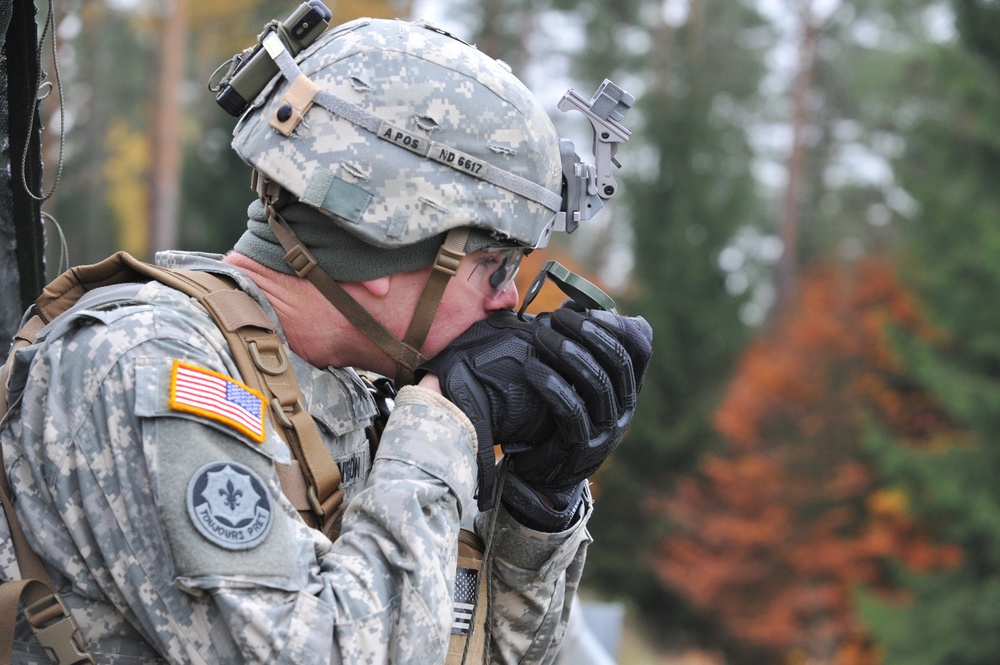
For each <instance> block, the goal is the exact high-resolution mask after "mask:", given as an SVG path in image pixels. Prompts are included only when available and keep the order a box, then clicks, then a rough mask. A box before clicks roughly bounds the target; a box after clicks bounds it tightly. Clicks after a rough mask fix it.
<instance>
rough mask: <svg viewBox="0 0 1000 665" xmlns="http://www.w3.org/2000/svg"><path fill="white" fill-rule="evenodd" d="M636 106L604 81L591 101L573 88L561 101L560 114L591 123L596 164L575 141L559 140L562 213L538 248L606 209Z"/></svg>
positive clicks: (623, 93)
mask: <svg viewBox="0 0 1000 665" xmlns="http://www.w3.org/2000/svg"><path fill="white" fill-rule="evenodd" d="M634 103H635V97H633V96H632V95H630V94H629V93H627V92H625V91H624V90H622V89H621V88H620V87H618V86H617V85H615V84H614V83H613V82H612V81H610V80H608V79H604V83H602V84H601V86H600V87H599V88H598V89H597V92H595V93H594V96H593V97H591V98H590V100H589V101H587V100H586V99H584V98H583V96H581V95H580V94H579V93H577V92H576V91H575V90H573V89H570V90H569V91H567V92H566V94H565V95H563V97H562V99H561V100H559V105H558V106H559V110H560V111H579V112H580V113H582V114H583V115H584V116H586V118H587V120H589V121H590V124H591V126H592V127H593V130H594V144H593V153H594V164H587V163H585V162H583V161H582V160H581V159H580V156H579V155H577V154H576V149H575V147H574V146H573V142H572V141H570V140H569V139H559V151H560V153H561V156H562V164H563V192H562V198H563V204H562V210H561V211H559V212H558V213H556V215H555V216H554V217H553V218H552V221H551V222H550V223H549V225H548V226H547V227H546V228H545V230H544V231H542V236H541V237H540V238H539V239H538V243H537V245H536V247H539V248H540V247H545V246H546V245H548V241H549V237H551V235H552V233H554V232H557V231H564V232H566V233H572V232H573V231H575V230H576V229H577V227H578V226H579V225H580V222H581V221H583V220H586V219H591V218H592V217H593V216H594V215H595V214H597V211H598V210H600V209H601V208H603V207H604V201H606V200H607V199H610V198H611V197H612V196H614V194H615V192H617V191H618V183H617V182H616V181H615V177H614V175H612V173H611V165H612V164H614V165H615V166H617V167H618V168H621V164H620V163H619V162H618V160H617V159H616V158H615V154H616V153H617V152H618V144H619V143H624V142H625V141H628V139H629V137H630V136H631V135H632V132H631V131H629V130H628V129H627V128H626V127H625V125H623V124H622V120H624V119H625V114H626V113H628V110H629V109H630V108H632V105H633V104H634Z"/></svg>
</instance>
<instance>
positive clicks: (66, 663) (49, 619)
mask: <svg viewBox="0 0 1000 665" xmlns="http://www.w3.org/2000/svg"><path fill="white" fill-rule="evenodd" d="M24 615H25V617H27V619H28V624H29V625H30V626H31V630H32V631H33V632H34V633H35V639H37V640H38V643H39V644H41V645H42V648H44V649H45V651H46V653H48V655H49V657H50V658H52V659H53V660H55V661H56V662H57V663H58V664H59V665H74V664H75V663H91V665H95V664H96V663H97V661H96V660H95V659H94V656H93V655H92V654H90V653H89V652H88V651H86V647H85V646H84V644H83V635H81V634H80V626H78V625H77V623H76V619H74V618H73V615H72V614H71V613H70V611H69V608H68V607H66V603H65V601H63V599H62V596H60V595H59V594H50V595H48V596H45V597H44V598H42V599H41V600H38V601H35V602H34V603H32V604H31V605H29V606H27V607H26V608H25V609H24ZM44 624H48V625H44ZM43 625H44V627H43Z"/></svg>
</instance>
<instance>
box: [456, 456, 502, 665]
mask: <svg viewBox="0 0 1000 665" xmlns="http://www.w3.org/2000/svg"><path fill="white" fill-rule="evenodd" d="M506 480H507V460H506V459H503V460H501V462H500V470H499V471H498V472H497V493H496V496H497V498H496V502H495V503H494V504H493V511H492V514H491V515H490V524H489V528H488V529H487V532H488V533H487V535H486V551H485V552H483V563H482V566H481V567H480V569H479V572H480V575H479V576H478V578H477V580H476V596H475V598H476V600H475V601H474V602H473V605H472V617H473V620H472V622H471V625H470V626H469V634H468V635H467V636H466V639H465V648H464V649H463V650H462V665H465V662H466V659H468V657H469V645H470V644H472V636H473V635H474V634H475V632H476V624H477V623H478V622H477V621H476V616H477V615H478V613H479V588H480V586H481V585H482V584H483V578H484V577H485V578H486V620H485V621H484V622H483V629H484V630H485V631H486V635H485V639H484V641H483V662H484V663H488V662H489V660H490V642H491V638H492V637H493V631H492V630H491V629H490V619H491V618H492V617H493V542H494V535H495V532H496V528H497V514H498V513H499V512H500V495H501V494H502V493H503V485H504V482H505V481H506Z"/></svg>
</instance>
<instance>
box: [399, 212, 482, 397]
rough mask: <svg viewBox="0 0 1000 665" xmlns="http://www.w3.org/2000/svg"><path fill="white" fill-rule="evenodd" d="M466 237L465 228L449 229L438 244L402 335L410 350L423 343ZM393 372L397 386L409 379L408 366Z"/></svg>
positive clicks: (456, 264) (457, 263)
mask: <svg viewBox="0 0 1000 665" xmlns="http://www.w3.org/2000/svg"><path fill="white" fill-rule="evenodd" d="M468 240H469V229H468V228H460V229H452V230H451V231H449V232H448V235H447V236H446V237H445V239H444V242H443V243H441V247H440V248H439V249H438V253H437V256H436V257H435V258H434V269H433V270H431V276H430V277H429V278H428V280H427V284H425V285H424V292H423V293H422V294H420V301H419V302H418V303H417V309H416V310H415V311H414V312H413V320H412V321H410V327H409V329H408V330H407V331H406V336H405V337H403V343H404V344H407V345H408V346H410V347H413V348H414V349H419V348H422V347H423V346H424V341H425V340H426V339H427V333H429V332H430V330H431V324H432V323H434V316H435V315H436V314H437V311H438V307H439V306H440V305H441V296H443V295H444V290H445V289H446V288H447V287H448V280H450V279H451V278H452V277H454V276H455V274H456V273H458V267H459V266H460V265H461V263H462V258H463V257H465V243H466V242H468ZM397 372H398V373H397V376H396V383H397V384H398V385H406V384H408V383H412V382H413V370H412V369H410V368H403V367H400V368H399V369H398V370H397ZM403 372H408V375H402V376H401V375H400V374H402V373H403Z"/></svg>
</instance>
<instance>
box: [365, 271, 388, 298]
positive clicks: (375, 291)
mask: <svg viewBox="0 0 1000 665" xmlns="http://www.w3.org/2000/svg"><path fill="white" fill-rule="evenodd" d="M389 277H390V276H389V275H386V276H385V277H377V278H375V279H366V280H365V281H363V282H360V284H361V286H363V287H365V289H367V290H368V292H369V293H371V294H372V295H373V296H375V297H376V298H384V297H385V294H387V293H389Z"/></svg>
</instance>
